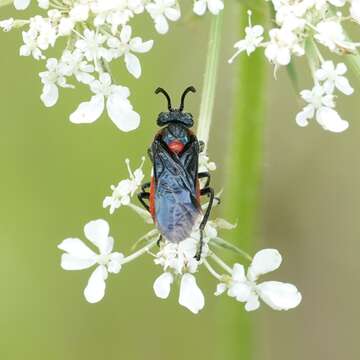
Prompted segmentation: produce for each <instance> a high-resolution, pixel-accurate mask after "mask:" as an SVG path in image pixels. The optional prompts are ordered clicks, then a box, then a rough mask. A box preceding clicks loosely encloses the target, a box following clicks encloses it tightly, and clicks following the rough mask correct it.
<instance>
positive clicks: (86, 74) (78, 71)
mask: <svg viewBox="0 0 360 360" xmlns="http://www.w3.org/2000/svg"><path fill="white" fill-rule="evenodd" d="M61 69H62V72H63V73H64V74H65V75H66V76H75V78H76V80H77V81H79V82H80V83H83V84H90V83H91V82H92V81H94V76H93V75H91V74H92V73H93V72H94V71H95V68H94V66H93V65H92V64H89V63H88V62H87V61H85V60H84V56H83V53H82V52H81V51H80V50H79V49H75V50H74V51H73V52H71V51H69V50H65V51H64V52H63V54H62V56H61Z"/></svg>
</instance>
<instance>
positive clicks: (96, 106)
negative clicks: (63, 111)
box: [70, 94, 105, 124]
mask: <svg viewBox="0 0 360 360" xmlns="http://www.w3.org/2000/svg"><path fill="white" fill-rule="evenodd" d="M104 107H105V101H104V96H103V95H101V94H99V95H94V96H93V97H92V98H91V99H90V101H85V102H82V103H81V104H80V105H79V106H78V108H77V109H76V110H75V111H74V112H73V113H72V114H71V115H70V121H71V122H72V123H74V124H90V123H93V122H94V121H96V120H97V119H98V118H99V117H100V116H101V114H102V112H103V111H104Z"/></svg>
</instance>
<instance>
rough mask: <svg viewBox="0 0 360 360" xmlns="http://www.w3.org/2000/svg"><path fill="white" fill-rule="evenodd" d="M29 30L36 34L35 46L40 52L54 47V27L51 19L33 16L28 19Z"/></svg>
mask: <svg viewBox="0 0 360 360" xmlns="http://www.w3.org/2000/svg"><path fill="white" fill-rule="evenodd" d="M30 30H34V31H36V32H37V39H36V42H37V45H38V47H39V48H40V49H41V50H47V49H48V48H49V46H54V45H55V42H56V39H57V31H56V27H55V26H54V25H53V24H52V22H51V19H50V18H49V19H46V18H43V17H42V16H35V17H33V18H31V19H30Z"/></svg>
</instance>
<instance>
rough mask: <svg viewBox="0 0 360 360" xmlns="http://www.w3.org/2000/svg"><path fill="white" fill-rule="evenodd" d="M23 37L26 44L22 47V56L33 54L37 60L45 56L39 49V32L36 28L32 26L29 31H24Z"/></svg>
mask: <svg viewBox="0 0 360 360" xmlns="http://www.w3.org/2000/svg"><path fill="white" fill-rule="evenodd" d="M22 37H23V41H24V45H22V46H21V47H20V56H30V55H32V56H33V57H34V59H36V60H39V59H44V58H45V57H44V56H43V54H42V52H41V50H40V49H39V45H38V42H37V38H38V33H37V31H36V30H35V29H31V28H30V29H29V30H28V31H23V32H22Z"/></svg>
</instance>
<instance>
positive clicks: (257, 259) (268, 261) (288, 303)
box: [215, 249, 301, 311]
mask: <svg viewBox="0 0 360 360" xmlns="http://www.w3.org/2000/svg"><path fill="white" fill-rule="evenodd" d="M281 261H282V258H281V255H280V253H279V252H278V251H277V250H275V249H264V250H261V251H259V252H258V253H256V254H255V256H254V258H253V260H252V263H251V265H250V267H249V268H248V271H247V274H245V269H244V267H243V266H242V265H240V264H235V265H234V267H233V271H232V275H231V279H229V280H228V281H227V282H221V283H220V284H219V285H218V286H217V289H216V292H215V295H220V294H222V293H224V292H225V291H226V290H227V294H228V295H229V296H230V297H234V298H235V299H236V300H238V301H240V302H245V303H246V304H245V309H246V310H247V311H253V310H256V309H258V308H259V306H260V302H259V298H260V299H261V300H262V301H264V302H265V303H266V304H267V305H269V306H270V307H271V308H273V309H274V310H289V309H293V308H295V307H296V306H298V305H299V304H300V302H301V294H300V292H299V291H298V289H297V288H296V287H295V286H294V285H292V284H287V283H282V282H279V281H265V282H263V283H260V284H258V283H257V280H258V277H259V276H261V275H263V274H267V273H269V272H271V271H274V270H276V269H277V268H278V267H279V266H280V264H281Z"/></svg>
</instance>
